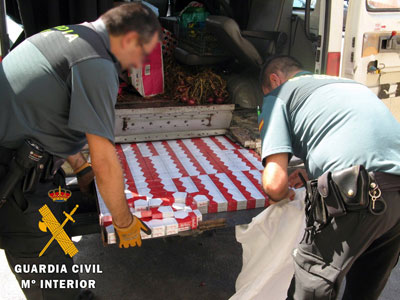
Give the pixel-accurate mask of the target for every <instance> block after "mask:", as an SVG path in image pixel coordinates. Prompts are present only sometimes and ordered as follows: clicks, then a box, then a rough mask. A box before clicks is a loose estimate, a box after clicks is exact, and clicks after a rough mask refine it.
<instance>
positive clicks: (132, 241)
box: [113, 215, 151, 248]
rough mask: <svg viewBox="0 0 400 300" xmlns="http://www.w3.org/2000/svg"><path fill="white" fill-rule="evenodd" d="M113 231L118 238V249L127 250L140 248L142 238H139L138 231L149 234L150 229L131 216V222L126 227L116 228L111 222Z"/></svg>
mask: <svg viewBox="0 0 400 300" xmlns="http://www.w3.org/2000/svg"><path fill="white" fill-rule="evenodd" d="M113 225H114V228H115V231H116V232H117V235H118V238H119V247H120V248H128V247H135V246H136V245H137V246H139V247H140V246H142V238H141V236H140V230H143V232H144V233H146V234H151V229H150V228H149V227H147V225H146V224H144V223H143V222H142V221H141V220H140V219H139V218H137V217H136V216H133V215H132V222H131V224H130V225H129V226H128V227H123V228H121V227H118V226H117V225H116V224H115V223H114V222H113Z"/></svg>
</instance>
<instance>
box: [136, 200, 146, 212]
mask: <svg viewBox="0 0 400 300" xmlns="http://www.w3.org/2000/svg"><path fill="white" fill-rule="evenodd" d="M148 205H149V203H148V202H147V200H142V199H141V200H136V201H135V210H136V211H138V210H146V209H147V208H148Z"/></svg>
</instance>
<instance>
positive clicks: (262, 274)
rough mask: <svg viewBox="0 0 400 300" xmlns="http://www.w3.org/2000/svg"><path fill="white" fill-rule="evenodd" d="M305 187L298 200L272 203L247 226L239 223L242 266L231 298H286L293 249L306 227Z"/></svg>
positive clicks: (238, 233) (237, 232)
mask: <svg viewBox="0 0 400 300" xmlns="http://www.w3.org/2000/svg"><path fill="white" fill-rule="evenodd" d="M304 196H305V190H304V188H302V189H298V190H296V197H295V200H293V201H289V200H283V201H281V202H279V203H278V204H275V205H271V206H269V207H268V208H267V209H265V210H264V211H263V212H262V213H261V214H259V215H258V216H256V217H255V218H253V221H252V222H251V223H250V224H248V225H241V226H236V239H237V241H238V242H239V243H241V244H242V247H243V267H242V271H241V272H240V274H239V276H238V278H237V280H236V294H234V295H233V296H232V297H231V298H230V299H231V300H250V299H251V300H258V299H260V300H261V299H262V300H280V299H286V294H287V290H288V288H289V285H290V281H291V279H292V277H293V273H294V268H293V259H292V252H293V249H295V248H296V247H297V245H298V243H299V242H300V240H301V238H302V237H303V233H304V228H305V215H304Z"/></svg>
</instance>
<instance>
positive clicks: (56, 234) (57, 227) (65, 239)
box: [38, 204, 79, 257]
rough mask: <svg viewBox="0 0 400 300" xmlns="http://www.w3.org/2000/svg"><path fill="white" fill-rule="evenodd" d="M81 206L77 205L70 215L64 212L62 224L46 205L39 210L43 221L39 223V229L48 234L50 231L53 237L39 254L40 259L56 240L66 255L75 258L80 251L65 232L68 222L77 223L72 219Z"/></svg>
mask: <svg viewBox="0 0 400 300" xmlns="http://www.w3.org/2000/svg"><path fill="white" fill-rule="evenodd" d="M78 207H79V205H76V206H75V207H74V209H73V210H72V211H71V212H70V213H69V214H68V213H66V212H65V211H64V215H65V217H66V218H65V220H64V222H62V224H60V223H58V221H57V219H56V217H55V216H54V215H53V213H52V212H51V210H50V208H49V207H48V206H47V205H46V204H45V205H43V206H42V207H41V208H40V209H39V213H40V214H41V215H42V221H39V225H38V226H39V229H40V230H41V231H43V232H46V231H47V229H49V231H50V233H51V234H52V235H53V237H52V238H51V239H50V240H49V241H48V243H47V244H46V246H44V248H43V249H42V251H41V252H40V253H39V257H40V256H42V255H43V253H44V252H45V251H46V250H47V248H48V247H49V246H50V244H51V243H52V242H53V241H54V240H56V241H57V242H58V244H59V245H60V247H61V249H63V250H64V253H65V254H68V255H69V256H70V257H73V256H74V255H75V254H77V253H78V249H76V247H75V245H74V243H73V242H72V241H71V239H70V238H69V236H68V235H67V233H66V232H65V230H64V226H65V224H67V222H68V221H71V222H73V223H75V220H74V219H73V218H72V215H73V214H74V213H75V211H76V210H77V209H78Z"/></svg>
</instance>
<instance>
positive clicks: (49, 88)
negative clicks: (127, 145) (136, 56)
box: [0, 20, 119, 158]
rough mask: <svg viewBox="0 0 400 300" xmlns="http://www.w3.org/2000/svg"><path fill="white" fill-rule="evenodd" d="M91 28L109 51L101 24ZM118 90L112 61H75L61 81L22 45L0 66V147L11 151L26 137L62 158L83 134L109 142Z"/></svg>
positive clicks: (36, 52)
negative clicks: (65, 79) (66, 78)
mask: <svg viewBox="0 0 400 300" xmlns="http://www.w3.org/2000/svg"><path fill="white" fill-rule="evenodd" d="M92 24H93V25H94V27H95V29H96V31H97V33H98V34H99V35H100V36H101V38H102V39H103V41H104V42H105V43H104V44H105V45H106V47H108V49H109V47H110V41H109V38H108V34H107V31H106V28H105V26H104V23H103V22H102V21H101V20H98V21H96V22H93V23H92ZM118 86H119V81H118V68H117V66H116V65H115V64H114V63H113V62H112V61H111V60H108V59H105V58H93V59H87V60H84V61H81V62H78V63H76V64H75V65H74V66H72V67H71V70H70V76H69V78H68V80H67V81H63V80H61V78H60V77H59V76H58V75H57V73H56V72H55V70H54V69H53V68H52V66H51V65H50V63H49V61H48V60H47V59H46V58H45V57H44V55H43V54H42V53H41V52H40V51H39V49H38V48H36V47H35V46H34V45H33V44H32V43H31V42H29V41H24V42H23V43H21V44H20V45H19V46H18V47H17V48H16V49H14V50H13V51H11V53H10V54H8V55H7V56H6V57H5V59H4V60H3V62H2V63H0V146H3V147H7V148H11V149H16V148H17V147H18V146H19V145H20V144H21V143H22V141H23V140H24V139H25V138H27V137H30V138H34V139H35V140H37V141H39V142H40V143H41V144H42V145H43V146H44V147H45V149H46V150H47V151H48V152H50V153H52V154H54V155H57V156H60V157H64V158H65V157H67V156H69V155H71V154H75V153H77V152H78V151H79V150H80V149H81V148H82V147H83V146H84V145H85V143H86V137H85V133H90V134H95V135H99V136H102V137H105V138H107V139H109V140H110V141H112V142H114V123H115V113H114V106H115V102H116V99H117V93H118Z"/></svg>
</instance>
